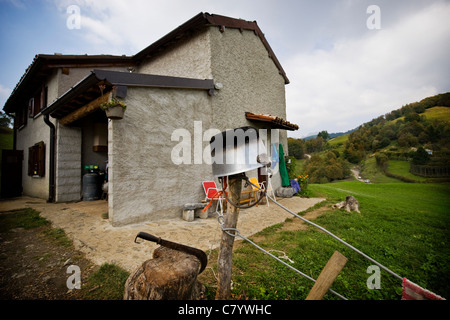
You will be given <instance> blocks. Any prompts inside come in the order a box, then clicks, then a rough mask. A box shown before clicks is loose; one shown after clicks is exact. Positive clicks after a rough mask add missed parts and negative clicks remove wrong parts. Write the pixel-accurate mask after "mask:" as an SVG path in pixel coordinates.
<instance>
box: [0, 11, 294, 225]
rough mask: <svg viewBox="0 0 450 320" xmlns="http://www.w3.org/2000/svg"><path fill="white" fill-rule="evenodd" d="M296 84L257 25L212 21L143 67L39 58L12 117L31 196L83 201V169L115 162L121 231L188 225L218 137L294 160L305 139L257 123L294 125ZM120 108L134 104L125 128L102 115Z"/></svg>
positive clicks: (146, 55) (115, 205)
mask: <svg viewBox="0 0 450 320" xmlns="http://www.w3.org/2000/svg"><path fill="white" fill-rule="evenodd" d="M288 83H289V80H288V78H287V77H286V74H285V72H284V70H283V68H282V67H281V65H280V63H279V61H278V60H277V58H276V56H275V54H274V53H273V51H272V49H271V48H270V46H269V44H268V43H267V41H266V39H265V37H264V35H263V33H262V31H261V30H260V29H259V27H258V25H257V23H256V22H249V21H245V20H241V19H234V18H229V17H224V16H219V15H211V14H208V13H200V14H198V15H196V16H195V17H193V18H192V19H190V20H189V21H187V22H185V23H184V24H182V25H181V26H179V27H178V28H176V29H175V30H173V31H172V32H170V33H169V34H167V35H166V36H164V37H162V38H161V39H160V40H158V41H156V42H155V43H153V44H152V45H150V46H149V47H147V48H145V49H144V50H142V51H141V52H139V53H137V54H136V55H134V56H104V55H100V56H68V55H37V56H36V58H35V60H34V61H33V63H32V65H31V66H30V67H29V69H28V70H27V72H26V73H25V75H24V76H23V77H22V79H21V81H20V82H19V84H18V85H17V87H16V88H15V90H14V91H13V93H12V94H11V97H10V98H9V100H8V101H7V103H6V104H5V107H4V110H5V112H7V113H8V114H13V115H14V116H15V129H14V132H15V149H16V150H23V151H24V152H23V155H24V161H23V166H22V167H23V174H22V188H23V194H24V195H29V196H34V197H40V198H46V199H49V201H56V202H65V201H78V200H80V199H81V198H82V190H83V185H82V181H83V174H84V170H83V168H84V166H85V165H89V164H97V165H98V166H99V167H100V169H101V170H103V169H105V165H106V162H108V165H109V168H108V178H109V190H108V203H109V219H110V221H111V223H112V224H113V225H114V226H120V225H126V224H130V223H136V222H141V221H147V220H157V219H162V218H170V217H179V216H180V214H181V207H182V206H183V204H185V203H190V202H200V200H201V199H203V198H204V191H203V189H202V185H201V182H202V181H208V180H213V178H212V174H211V165H210V163H208V159H207V157H208V154H206V153H205V148H206V147H207V146H208V144H209V138H210V136H211V135H212V134H215V133H217V131H219V132H220V131H224V130H226V129H233V128H238V127H242V126H253V127H255V128H257V129H266V130H264V132H262V133H263V139H264V141H265V143H266V145H267V146H268V148H267V149H268V150H272V149H271V145H272V144H275V145H276V146H277V145H278V144H279V143H282V144H283V147H284V150H285V151H287V136H286V131H285V130H296V129H297V128H298V127H297V126H296V125H293V124H291V123H289V122H287V121H282V122H281V123H280V122H279V121H277V122H275V121H270V120H269V121H267V119H263V118H262V117H261V121H259V118H258V115H267V114H270V115H273V116H276V117H278V118H279V119H285V118H286V101H285V88H284V86H285V85H286V84H288ZM111 98H117V99H120V100H121V101H123V103H125V104H126V106H127V108H126V111H125V115H124V118H123V119H122V120H108V119H107V118H106V116H105V113H104V111H103V110H102V109H101V108H100V106H101V104H102V103H103V102H105V101H108V100H110V99H111ZM246 113H247V114H248V113H252V114H253V115H254V116H253V117H252V118H250V117H248V116H246ZM263 120H265V121H263ZM279 129H282V130H279ZM188 139H189V140H188ZM35 145H36V147H35V149H36V150H34V149H33V146H35ZM180 146H185V147H186V148H183V150H182V151H183V152H182V153H180V149H179V148H180ZM189 146H190V150H189ZM39 147H40V149H39ZM30 148H31V149H30ZM188 151H190V154H186V153H188ZM39 152H40V153H39ZM42 154H43V155H42ZM35 162H36V163H35ZM40 168H41V169H40ZM35 169H36V170H35ZM275 172H276V174H275V175H274V176H273V178H272V185H273V187H274V189H276V188H277V187H279V186H280V185H281V179H280V177H279V174H278V173H277V170H275ZM253 174H255V175H256V174H257V172H255V173H253ZM262 179H263V178H262Z"/></svg>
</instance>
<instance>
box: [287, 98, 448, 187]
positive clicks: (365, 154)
mask: <svg viewBox="0 0 450 320" xmlns="http://www.w3.org/2000/svg"><path fill="white" fill-rule="evenodd" d="M329 136H330V137H331V139H328V140H327V141H325V140H324V139H323V138H322V137H317V135H316V136H310V137H306V138H304V139H293V138H288V144H289V155H290V156H294V157H295V158H297V159H304V158H305V157H306V156H305V155H306V154H307V155H308V156H307V157H308V158H309V160H306V161H305V162H304V168H303V169H302V170H305V171H307V172H308V174H309V175H310V181H311V183H317V182H327V181H328V182H329V181H333V180H339V179H343V178H345V177H347V176H348V174H349V172H350V170H349V169H350V167H351V166H352V165H360V164H364V163H366V162H367V161H368V162H371V163H372V162H374V161H375V160H374V159H376V165H377V166H380V168H384V169H385V167H384V165H385V164H387V161H388V160H414V158H415V156H416V153H419V150H420V152H424V153H428V154H429V155H430V157H426V158H427V159H426V161H425V163H424V164H425V165H427V166H431V167H433V168H442V169H445V170H448V168H449V167H450V92H448V93H444V94H439V95H436V96H432V97H428V98H425V99H423V100H421V101H419V102H413V103H409V104H407V105H405V106H402V107H401V108H399V109H396V110H393V111H391V112H389V113H387V114H385V115H381V116H379V117H378V118H375V119H372V120H371V121H369V122H367V123H364V124H362V125H360V126H359V127H358V128H356V129H353V130H349V131H348V132H341V133H336V134H329ZM383 164H384V165H383ZM422 165H423V164H422ZM445 172H447V171H445Z"/></svg>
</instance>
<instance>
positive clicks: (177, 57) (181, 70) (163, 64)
mask: <svg viewBox="0 0 450 320" xmlns="http://www.w3.org/2000/svg"><path fill="white" fill-rule="evenodd" d="M137 72H139V73H150V74H157V75H165V76H173V77H185V78H196V79H212V73H211V47H210V37H209V32H208V30H204V31H201V32H199V33H196V34H194V35H192V36H191V37H187V38H185V39H182V40H181V41H180V42H178V43H176V44H174V45H173V46H172V47H171V48H170V49H169V50H168V51H165V52H164V54H161V55H158V56H156V57H154V58H151V59H150V60H146V61H144V62H143V63H142V64H141V65H140V66H139V67H138V68H137Z"/></svg>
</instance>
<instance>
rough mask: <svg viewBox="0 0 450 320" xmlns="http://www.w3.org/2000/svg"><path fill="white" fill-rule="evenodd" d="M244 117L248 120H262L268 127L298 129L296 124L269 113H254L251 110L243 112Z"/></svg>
mask: <svg viewBox="0 0 450 320" xmlns="http://www.w3.org/2000/svg"><path fill="white" fill-rule="evenodd" d="M245 118H246V119H247V120H249V121H255V122H264V123H266V124H267V125H268V126H269V127H270V128H274V129H284V130H290V131H294V130H298V129H299V127H298V125H296V124H294V123H291V122H289V121H286V120H284V119H283V118H280V117H276V116H272V115H270V114H255V113H251V112H246V113H245Z"/></svg>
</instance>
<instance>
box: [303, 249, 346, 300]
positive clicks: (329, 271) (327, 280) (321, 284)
mask: <svg viewBox="0 0 450 320" xmlns="http://www.w3.org/2000/svg"><path fill="white" fill-rule="evenodd" d="M346 263H347V258H346V257H345V256H343V255H342V254H340V253H339V252H337V251H335V252H334V253H333V255H332V256H331V258H330V260H328V262H327V264H326V265H325V267H324V268H323V270H322V272H321V273H320V275H319V278H317V280H316V283H315V284H314V286H313V287H312V289H311V291H310V292H309V294H308V296H307V297H306V300H322V298H323V296H324V295H325V293H326V292H327V291H328V289H330V287H331V285H332V284H333V282H334V280H335V279H336V277H337V276H338V274H339V272H341V270H342V268H344V266H345V264H346Z"/></svg>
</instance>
